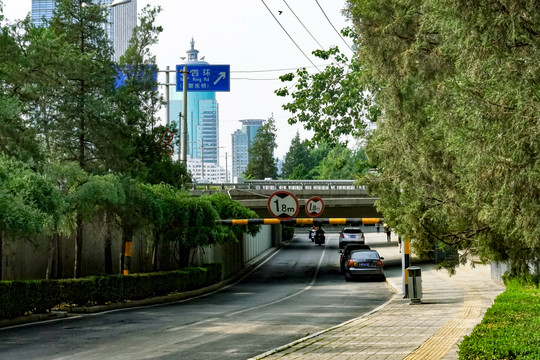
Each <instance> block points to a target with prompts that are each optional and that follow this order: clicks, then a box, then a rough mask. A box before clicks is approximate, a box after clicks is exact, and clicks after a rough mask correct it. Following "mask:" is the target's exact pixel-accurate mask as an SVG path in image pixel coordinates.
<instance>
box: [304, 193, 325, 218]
mask: <svg viewBox="0 0 540 360" xmlns="http://www.w3.org/2000/svg"><path fill="white" fill-rule="evenodd" d="M323 211H324V201H323V199H321V198H320V197H318V196H314V197H312V198H310V199H309V200H308V201H306V214H307V215H308V216H311V217H316V216H319V215H321V214H322V212H323Z"/></svg>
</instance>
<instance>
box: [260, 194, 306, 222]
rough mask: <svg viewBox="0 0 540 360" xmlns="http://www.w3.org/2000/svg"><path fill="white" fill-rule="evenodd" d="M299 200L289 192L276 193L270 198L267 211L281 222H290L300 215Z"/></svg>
mask: <svg viewBox="0 0 540 360" xmlns="http://www.w3.org/2000/svg"><path fill="white" fill-rule="evenodd" d="M299 208H300V206H299V205H298V199H297V198H296V196H294V195H293V194H291V193H290V192H288V191H276V192H275V193H273V194H272V195H270V197H269V198H268V203H267V209H268V211H269V212H270V214H271V215H272V216H273V217H275V218H278V219H280V220H289V219H292V218H293V217H295V216H296V215H297V214H298V209H299Z"/></svg>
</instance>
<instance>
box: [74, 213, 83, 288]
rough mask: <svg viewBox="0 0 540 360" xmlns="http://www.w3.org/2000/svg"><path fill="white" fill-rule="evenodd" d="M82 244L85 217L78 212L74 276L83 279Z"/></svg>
mask: <svg viewBox="0 0 540 360" xmlns="http://www.w3.org/2000/svg"><path fill="white" fill-rule="evenodd" d="M82 243H83V217H82V214H81V213H80V212H77V236H76V239H75V265H74V271H73V276H74V277H75V278H80V277H81V261H82Z"/></svg>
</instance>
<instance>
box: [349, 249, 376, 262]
mask: <svg viewBox="0 0 540 360" xmlns="http://www.w3.org/2000/svg"><path fill="white" fill-rule="evenodd" d="M351 259H353V260H355V261H359V260H378V259H379V254H378V253H377V252H376V251H354V252H352V253H351Z"/></svg>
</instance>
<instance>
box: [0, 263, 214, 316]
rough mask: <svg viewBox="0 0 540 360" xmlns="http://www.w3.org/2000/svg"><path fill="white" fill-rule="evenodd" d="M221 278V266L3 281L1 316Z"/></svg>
mask: <svg viewBox="0 0 540 360" xmlns="http://www.w3.org/2000/svg"><path fill="white" fill-rule="evenodd" d="M220 280H221V265H220V264H209V265H204V267H189V268H184V269H182V270H176V271H168V272H156V273H144V274H131V275H111V276H90V277H86V278H81V279H64V280H31V281H0V319H9V318H14V317H17V316H22V315H25V314H30V313H44V312H49V311H51V310H52V309H53V308H55V307H57V306H59V305H61V304H68V305H78V306H84V305H96V304H105V303H109V302H118V301H125V300H136V299H143V298H149V297H153V296H160V295H167V294H169V293H171V292H176V291H187V290H194V289H198V288H201V287H204V286H207V285H211V284H214V283H217V282H218V281H220Z"/></svg>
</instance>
